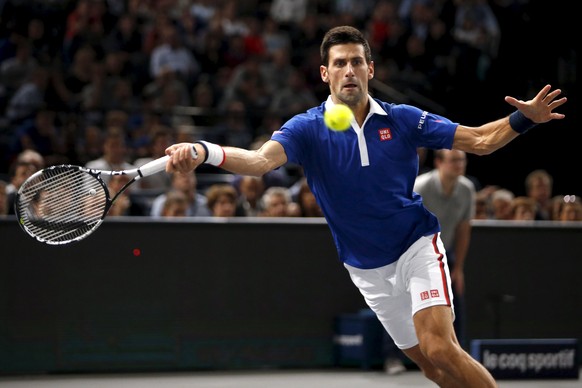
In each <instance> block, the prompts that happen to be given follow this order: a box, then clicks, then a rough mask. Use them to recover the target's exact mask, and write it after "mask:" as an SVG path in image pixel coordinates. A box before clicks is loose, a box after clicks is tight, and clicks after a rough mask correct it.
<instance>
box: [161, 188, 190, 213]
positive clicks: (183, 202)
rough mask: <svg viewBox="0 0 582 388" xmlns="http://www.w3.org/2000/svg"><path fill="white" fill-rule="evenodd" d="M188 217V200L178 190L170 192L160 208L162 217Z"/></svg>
mask: <svg viewBox="0 0 582 388" xmlns="http://www.w3.org/2000/svg"><path fill="white" fill-rule="evenodd" d="M187 215H188V198H187V197H186V194H184V192H182V191H180V190H170V191H168V192H167V194H166V200H165V201H164V206H163V207H162V214H161V216H162V217H186V216H187Z"/></svg>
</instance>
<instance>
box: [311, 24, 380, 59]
mask: <svg viewBox="0 0 582 388" xmlns="http://www.w3.org/2000/svg"><path fill="white" fill-rule="evenodd" d="M348 43H356V44H361V45H362V46H364V55H365V59H366V62H367V63H370V62H372V50H371V49H370V44H369V43H368V41H367V40H366V38H365V37H364V34H362V32H361V31H360V30H358V29H357V28H354V27H351V26H339V27H334V28H332V29H331V30H329V31H328V32H327V33H326V34H325V36H324V37H323V41H322V42H321V47H320V48H319V51H320V54H321V64H322V65H324V66H327V65H328V64H329V49H330V48H331V47H332V46H336V45H338V44H348Z"/></svg>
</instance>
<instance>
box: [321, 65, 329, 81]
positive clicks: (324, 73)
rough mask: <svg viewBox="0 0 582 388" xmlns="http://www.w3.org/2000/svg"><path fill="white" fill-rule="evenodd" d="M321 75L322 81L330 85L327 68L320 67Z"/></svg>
mask: <svg viewBox="0 0 582 388" xmlns="http://www.w3.org/2000/svg"><path fill="white" fill-rule="evenodd" d="M319 74H320V75H321V79H322V80H323V82H325V83H326V84H327V83H329V74H328V72H327V67H326V66H323V65H321V66H319Z"/></svg>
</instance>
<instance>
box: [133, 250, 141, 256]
mask: <svg viewBox="0 0 582 388" xmlns="http://www.w3.org/2000/svg"><path fill="white" fill-rule="evenodd" d="M133 255H134V256H139V255H141V249H139V248H134V249H133Z"/></svg>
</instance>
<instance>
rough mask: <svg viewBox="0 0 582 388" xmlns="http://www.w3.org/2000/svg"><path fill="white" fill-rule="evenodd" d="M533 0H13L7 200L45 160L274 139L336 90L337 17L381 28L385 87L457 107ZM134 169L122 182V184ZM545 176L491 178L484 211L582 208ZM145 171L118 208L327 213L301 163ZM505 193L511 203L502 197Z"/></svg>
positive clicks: (5, 123) (142, 158)
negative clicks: (324, 70)
mask: <svg viewBox="0 0 582 388" xmlns="http://www.w3.org/2000/svg"><path fill="white" fill-rule="evenodd" d="M528 5H529V1H527V0H515V1H513V0H493V1H486V0H245V1H234V0H125V1H121V0H74V1H73V0H44V1H20V0H5V1H0V10H1V13H0V15H1V17H0V80H1V82H0V112H1V113H0V155H1V156H0V214H6V213H10V212H11V211H12V209H11V205H10V201H11V200H13V199H11V198H13V196H14V192H15V190H17V189H18V187H19V185H20V183H22V182H23V180H24V179H26V177H28V176H30V175H31V174H32V173H33V172H34V171H37V170H38V169H40V168H42V167H43V166H47V165H53V164H61V163H71V164H78V165H85V166H88V167H91V168H96V169H104V170H122V169H129V168H133V167H138V166H141V165H143V164H144V163H147V162H148V161H151V160H153V159H155V158H158V157H160V156H163V154H164V150H165V148H166V147H167V146H168V145H170V144H172V143H175V142H181V141H195V140H198V139H204V140H208V141H212V142H215V143H219V144H222V145H232V146H239V147H243V148H257V147H260V145H261V144H262V143H263V142H264V141H266V139H268V138H269V136H270V134H271V133H272V132H273V131H274V130H277V129H279V127H280V126H281V125H282V124H283V123H284V122H285V121H286V120H287V119H288V118H290V117H291V116H292V115H294V114H296V113H299V112H302V111H305V110H306V109H307V108H310V107H312V106H315V105H318V104H319V103H320V102H321V101H323V100H325V99H326V98H327V95H328V89H327V85H326V84H324V83H323V82H322V81H321V79H320V75H319V65H320V55H319V45H320V43H321V39H322V37H323V34H324V33H325V31H326V30H327V29H329V28H330V27H332V26H335V25H340V24H350V25H353V26H356V27H358V28H360V29H361V30H362V31H364V32H365V33H366V36H367V37H368V40H369V42H370V44H371V46H372V52H373V53H374V61H375V66H376V67H375V69H376V74H375V82H376V84H373V85H372V88H373V92H376V93H386V90H387V89H388V90H397V91H399V92H400V93H404V94H406V95H408V96H409V97H410V96H413V97H414V96H416V98H417V99H416V100H415V101H416V102H418V105H421V106H422V104H423V103H426V104H427V109H430V108H429V107H434V106H438V105H434V104H433V105H431V103H432V101H434V100H438V101H439V104H443V106H447V105H448V102H449V101H448V100H447V99H448V98H452V97H451V96H454V95H463V94H462V91H463V90H470V89H471V88H473V87H475V85H479V84H483V83H486V82H487V81H488V80H489V78H490V77H491V73H492V72H494V70H495V64H496V61H497V60H498V57H499V52H500V50H502V48H503V46H502V43H503V39H502V37H503V36H502V31H504V28H503V26H507V25H511V26H512V27H515V26H519V25H521V24H523V23H526V22H527V20H526V19H527V14H528V13H527V9H528ZM374 85H376V87H375V86H374ZM374 88H375V89H374ZM453 92H454V93H453ZM396 96H397V95H396ZM390 97H394V95H391V96H390ZM389 99H393V98H389ZM394 102H399V101H394ZM455 102H459V101H455ZM437 113H444V112H437ZM532 174H533V173H532ZM123 179H124V178H123V177H120V176H116V177H114V178H111V179H110V181H109V182H108V184H109V185H110V187H111V188H112V190H113V191H115V190H116V188H117V189H119V188H120V187H121V186H122V184H123V183H124V182H123ZM536 179H537V178H535V177H534V178H531V179H530V178H529V177H528V180H527V188H528V195H527V197H528V198H529V200H526V199H525V198H522V197H517V198H516V197H515V195H513V193H510V192H504V191H503V189H500V188H497V187H487V188H485V189H483V190H482V191H480V195H479V198H478V201H479V202H478V205H479V206H478V210H479V211H478V215H477V218H496V219H508V217H509V215H508V214H510V213H511V214H512V216H511V217H515V215H516V214H518V213H519V214H522V213H527V208H528V207H530V208H531V206H530V205H531V203H530V202H531V201H530V200H534V199H535V200H536V201H537V202H536V203H535V204H534V205H535V211H534V212H533V214H534V218H535V219H564V217H565V216H562V215H558V214H562V213H564V212H566V210H564V209H570V208H575V210H574V211H572V212H573V213H576V214H577V215H576V216H575V217H576V219H582V214H580V213H581V211H580V208H579V207H580V199H579V197H577V196H575V195H567V196H557V197H556V198H558V199H559V198H561V200H558V199H555V198H545V199H543V200H540V199H536V198H535V195H534V194H531V195H530V194H529V188H530V186H533V185H534V183H531V182H537V180H536ZM549 180H550V190H549V195H550V196H551V177H550V178H549ZM140 184H141V185H140V186H136V187H135V188H132V189H131V190H130V191H129V192H127V193H126V194H125V195H124V196H123V198H120V200H118V201H117V202H116V204H115V206H114V207H113V208H112V209H111V211H110V214H118V215H148V216H154V217H160V216H223V217H224V216H227V217H229V216H321V212H320V209H319V208H318V207H317V204H316V203H315V202H314V200H313V195H312V194H311V193H310V192H309V189H308V188H307V186H306V185H305V181H304V178H303V176H302V174H301V170H300V168H298V167H297V166H291V165H290V166H285V168H281V169H279V170H276V171H273V172H271V173H269V174H267V175H265V176H264V177H262V178H251V177H238V176H232V175H230V174H225V173H224V172H222V171H218V170H217V169H213V168H212V167H209V166H202V168H200V169H199V170H197V171H196V172H194V173H192V174H191V176H186V177H185V176H168V175H166V174H158V175H156V176H153V177H150V178H148V179H144V180H142V181H140ZM506 191H507V190H506ZM546 196H547V193H546ZM6 197H7V198H8V199H6ZM554 199H555V200H554ZM501 200H505V201H506V202H507V203H509V205H507V206H509V209H511V210H506V212H505V213H503V212H501V211H499V210H498V208H499V207H501V205H499V203H500V201H501ZM550 202H551V206H550ZM558 208H559V209H561V210H560V211H558ZM568 211H570V210H568ZM501 213H503V215H500V214H501ZM520 217H522V216H520Z"/></svg>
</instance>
